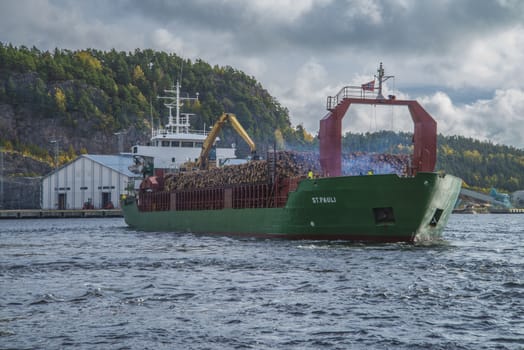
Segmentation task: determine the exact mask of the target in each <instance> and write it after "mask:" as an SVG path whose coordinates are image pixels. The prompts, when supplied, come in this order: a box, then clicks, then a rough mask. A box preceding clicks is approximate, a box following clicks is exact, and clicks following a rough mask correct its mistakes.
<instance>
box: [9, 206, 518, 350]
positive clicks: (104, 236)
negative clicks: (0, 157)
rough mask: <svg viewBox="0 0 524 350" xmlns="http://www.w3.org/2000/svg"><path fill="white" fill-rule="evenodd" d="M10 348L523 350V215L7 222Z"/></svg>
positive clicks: (116, 219) (114, 219) (115, 219)
mask: <svg viewBox="0 0 524 350" xmlns="http://www.w3.org/2000/svg"><path fill="white" fill-rule="evenodd" d="M0 348H2V349H523V348H524V215H519V214H513V215H493V214H485V215H452V216H451V218H450V222H449V225H448V228H447V229H446V230H445V232H444V234H443V240H442V241H439V242H434V243H432V244H429V245H421V246H419V245H410V244H358V243H348V242H341V241H329V242H323V241H286V240H262V239H239V238H230V237H220V236H207V235H192V234H176V233H159V232H156V233H146V232H140V231H135V230H132V229H130V228H128V227H126V225H125V224H124V221H123V220H122V219H120V218H113V219H56V220H55V219H44V220H2V221H0Z"/></svg>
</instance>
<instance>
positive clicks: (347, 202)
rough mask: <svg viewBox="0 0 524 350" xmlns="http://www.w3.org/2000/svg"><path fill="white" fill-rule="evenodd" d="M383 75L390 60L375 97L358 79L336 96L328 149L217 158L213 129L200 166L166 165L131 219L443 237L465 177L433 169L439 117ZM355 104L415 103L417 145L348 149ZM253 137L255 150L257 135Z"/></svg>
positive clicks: (151, 227) (132, 208)
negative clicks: (385, 85) (386, 85)
mask: <svg viewBox="0 0 524 350" xmlns="http://www.w3.org/2000/svg"><path fill="white" fill-rule="evenodd" d="M383 77H384V76H383V70H382V66H381V67H380V69H379V76H378V79H379V88H378V95H377V97H376V98H365V97H363V96H358V97H354V96H351V92H352V91H354V90H353V89H352V88H353V87H345V88H343V89H342V90H341V91H340V92H339V93H338V94H337V95H335V96H333V97H329V98H328V104H327V109H328V111H329V113H328V115H326V116H325V117H324V118H323V119H322V120H321V122H320V131H319V138H320V140H319V141H320V143H319V144H320V150H319V151H320V152H319V153H315V152H309V153H297V152H286V151H271V152H268V153H267V154H266V155H265V159H264V160H259V158H258V156H257V157H254V158H253V160H251V161H249V162H247V163H246V164H240V165H231V166H222V167H218V168H213V167H211V168H210V167H209V163H210V162H209V159H208V155H209V148H210V147H211V145H212V144H213V142H214V137H216V132H215V130H214V131H212V133H211V134H213V136H212V137H208V139H206V141H205V142H204V145H203V149H202V152H201V157H200V158H199V159H198V161H197V162H196V164H194V165H195V166H196V169H197V170H188V171H175V172H171V173H166V172H157V174H156V175H151V176H148V177H146V178H145V179H144V181H143V182H142V183H141V185H140V188H139V190H138V191H137V192H136V193H135V194H133V195H131V196H127V197H126V198H124V199H123V201H122V209H123V213H124V217H125V220H126V222H127V224H128V225H130V226H131V227H135V228H137V229H141V230H148V231H171V232H190V233H204V234H221V235H223V234H225V235H238V236H254V237H263V238H285V239H326V240H358V241H379V242H399V241H402V242H416V241H422V240H433V239H438V238H440V237H441V233H442V231H443V229H444V227H445V225H446V223H447V221H448V218H449V215H450V213H451V212H452V209H453V207H454V205H455V202H456V199H457V197H458V194H459V191H460V187H461V180H460V179H459V178H457V177H454V176H452V175H448V174H444V173H437V172H434V167H435V162H436V122H435V121H434V120H433V118H431V116H429V114H428V113H427V112H426V111H425V110H424V109H423V108H422V107H421V106H420V105H419V104H418V103H417V102H416V101H403V100H396V99H395V98H394V97H390V98H388V99H385V98H383V97H382V81H383ZM366 90H369V87H366ZM351 104H371V105H376V104H382V105H392V106H398V105H401V106H408V108H409V111H410V113H411V116H412V119H413V122H414V124H415V128H414V133H413V154H412V155H411V156H407V155H387V154H371V155H367V154H361V153H357V152H354V153H351V154H346V155H343V154H342V151H341V125H342V118H343V116H344V114H345V112H346V111H347V109H348V108H349V106H350V105H351ZM229 119H232V120H233V121H236V118H234V116H230V115H227V114H224V115H222V116H221V118H220V119H219V120H220V121H222V123H224V122H226V121H227V120H229ZM222 123H221V124H220V126H221V125H222ZM237 127H238V130H237V131H238V132H239V133H240V134H241V135H242V133H243V132H245V131H244V130H243V129H242V128H241V126H240V125H237V126H235V129H237ZM243 137H244V136H243ZM244 139H245V140H246V142H248V143H249V141H251V140H250V139H249V138H244ZM250 147H251V148H252V150H253V151H254V150H255V147H254V143H253V144H252V145H251V144H250ZM365 160H367V161H365ZM211 163H212V162H211ZM345 163H348V164H349V166H346V165H347V164H346V165H344V164H345ZM359 164H360V165H359ZM362 164H364V165H362Z"/></svg>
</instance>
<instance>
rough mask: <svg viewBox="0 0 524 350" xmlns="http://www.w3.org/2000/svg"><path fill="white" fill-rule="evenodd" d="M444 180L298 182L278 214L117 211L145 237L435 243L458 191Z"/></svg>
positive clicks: (427, 176) (451, 180)
mask: <svg viewBox="0 0 524 350" xmlns="http://www.w3.org/2000/svg"><path fill="white" fill-rule="evenodd" d="M460 186H461V180H460V179H459V178H456V177H454V176H451V175H445V176H444V175H439V174H436V173H419V174H417V176H415V177H402V178H400V177H398V176H397V175H373V176H346V177H331V178H320V179H314V180H304V181H302V182H301V183H300V184H299V186H298V188H297V190H296V191H294V192H291V193H290V194H289V197H288V201H287V203H286V206H285V207H284V208H254V209H222V210H199V211H190V210H188V211H158V212H139V211H138V209H137V207H136V205H135V202H134V201H133V202H132V203H130V204H123V206H122V207H123V211H124V217H125V220H126V222H127V224H128V225H130V226H132V227H135V228H138V229H141V230H147V231H173V232H193V233H208V234H228V235H246V236H257V237H268V238H270V237H279V238H288V239H341V240H364V241H384V242H387V241H407V242H412V241H419V240H428V239H435V238H438V237H440V234H441V232H442V230H443V229H444V227H445V225H446V223H447V220H448V217H449V215H450V213H451V211H452V209H453V206H454V204H455V202H456V199H457V196H458V193H459V191H460Z"/></svg>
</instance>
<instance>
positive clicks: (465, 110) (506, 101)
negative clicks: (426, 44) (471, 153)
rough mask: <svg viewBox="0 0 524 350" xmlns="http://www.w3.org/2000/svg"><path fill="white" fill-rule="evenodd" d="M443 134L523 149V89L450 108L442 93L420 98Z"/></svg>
mask: <svg viewBox="0 0 524 350" xmlns="http://www.w3.org/2000/svg"><path fill="white" fill-rule="evenodd" d="M421 103H422V104H423V105H424V106H425V108H426V109H427V110H428V112H430V114H432V115H433V116H434V117H435V119H437V121H438V130H439V132H440V133H442V134H444V135H462V136H466V137H472V138H476V139H481V140H485V141H491V142H494V143H499V144H507V145H513V146H515V147H517V148H522V149H524V139H523V137H522V135H523V132H524V90H522V89H507V90H496V91H495V94H494V96H493V98H492V99H489V100H479V101H476V102H474V103H471V104H465V105H459V106H456V105H453V102H452V101H451V99H450V98H449V97H448V96H447V95H446V94H445V93H443V92H438V93H436V94H434V95H432V96H427V97H424V98H422V99H421Z"/></svg>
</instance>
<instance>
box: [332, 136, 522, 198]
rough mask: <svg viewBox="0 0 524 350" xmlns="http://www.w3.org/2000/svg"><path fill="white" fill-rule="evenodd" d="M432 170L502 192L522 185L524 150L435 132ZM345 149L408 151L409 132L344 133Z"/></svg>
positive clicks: (351, 150) (390, 151)
mask: <svg viewBox="0 0 524 350" xmlns="http://www.w3.org/2000/svg"><path fill="white" fill-rule="evenodd" d="M437 142H438V150H437V165H436V170H442V171H445V172H446V173H449V174H453V175H456V176H459V177H460V178H462V179H463V180H464V182H465V184H466V185H467V186H470V187H474V188H476V189H479V190H485V191H486V190H489V189H490V188H491V187H495V188H497V189H499V190H502V191H506V192H513V191H516V190H521V189H523V188H524V150H521V149H517V148H514V147H508V146H504V145H494V144H492V143H490V142H482V141H478V140H474V139H472V138H466V137H462V136H443V135H439V136H438V139H437ZM342 147H343V149H344V151H345V152H355V151H363V152H380V153H410V154H411V153H412V151H413V150H412V134H411V133H402V132H401V133H395V132H392V131H381V132H376V133H366V134H352V133H348V134H346V135H345V136H344V138H343V140H342Z"/></svg>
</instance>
